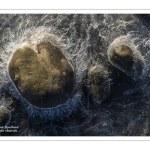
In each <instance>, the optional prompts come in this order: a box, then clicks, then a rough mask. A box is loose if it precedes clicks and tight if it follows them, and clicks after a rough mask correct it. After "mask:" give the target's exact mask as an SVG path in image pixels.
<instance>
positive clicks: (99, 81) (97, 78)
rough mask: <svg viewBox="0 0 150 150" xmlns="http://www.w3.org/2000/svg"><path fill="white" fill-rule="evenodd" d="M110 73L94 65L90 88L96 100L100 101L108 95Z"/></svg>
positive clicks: (91, 72)
mask: <svg viewBox="0 0 150 150" xmlns="http://www.w3.org/2000/svg"><path fill="white" fill-rule="evenodd" d="M107 78H108V74H104V70H102V69H101V68H100V69H99V68H97V67H93V68H92V69H91V70H90V72H89V79H90V88H91V91H92V94H93V96H94V98H95V100H96V102H98V103H100V102H101V101H103V100H104V99H106V98H107V97H108V82H107Z"/></svg>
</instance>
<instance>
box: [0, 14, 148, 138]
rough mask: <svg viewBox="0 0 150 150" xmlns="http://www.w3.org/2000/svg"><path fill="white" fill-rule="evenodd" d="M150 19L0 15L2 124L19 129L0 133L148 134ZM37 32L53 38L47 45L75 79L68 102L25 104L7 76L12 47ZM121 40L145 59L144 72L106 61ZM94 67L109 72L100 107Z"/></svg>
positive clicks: (0, 108)
mask: <svg viewBox="0 0 150 150" xmlns="http://www.w3.org/2000/svg"><path fill="white" fill-rule="evenodd" d="M149 18H150V17H148V16H146V15H144V16H142V15H131V14H130V15H110V14H109V15H107V14H104V15H103V14H94V15H91V14H82V15H80V14H45V15H44V14H43V15H40V14H35V15H31V14H26V15H25V14H24V15H19V14H17V15H15V14H12V15H6V14H4V15H2V14H1V15H0V110H4V111H0V113H1V112H5V115H3V114H2V116H4V119H3V121H1V123H0V126H4V125H5V126H19V127H18V130H17V132H11V133H8V132H1V135H8V136H11V135H12V136H16V135H17V136H51V135H53V136H55V135H56V136H57V135H58V136H62V135H63V136H66V135H68V136H69V135H71V136H81V135H86V136H101V135H105V136H117V135H120V136H123V135H126V136H131V135H132V136H133V135H134V136H136V135H138V136H148V135H150V130H149V129H150V125H149V123H150V115H149V114H150V98H149V97H150V83H149V76H150V70H149V69H150V68H149V66H150V64H149V63H150V54H149V53H150V40H149V38H150V28H149V26H150V22H149ZM40 31H46V32H49V33H50V34H52V35H53V36H52V40H51V41H52V42H53V44H54V45H55V46H57V47H59V48H60V50H61V52H62V53H63V54H64V55H65V56H66V57H67V58H68V59H69V60H70V62H71V63H72V65H73V68H74V71H75V75H76V81H75V90H74V93H73V96H72V98H71V99H69V100H68V101H67V102H66V103H64V104H62V105H59V106H57V107H53V108H46V109H43V108H38V107H35V106H32V105H31V104H30V103H28V102H27V101H26V99H25V98H23V97H22V95H21V94H20V93H19V92H18V90H17V89H16V87H15V85H14V84H13V81H12V80H11V78H10V76H9V73H8V64H9V61H10V59H11V57H12V55H13V52H14V47H15V46H16V45H17V44H18V43H21V42H23V41H24V40H25V39H26V38H28V37H29V36H31V35H32V34H33V33H35V32H40ZM119 37H124V38H125V39H128V41H129V42H130V43H131V44H132V45H133V46H134V48H133V49H136V50H138V56H140V57H141V58H142V59H143V63H144V66H143V70H142V73H141V74H140V75H139V76H137V77H136V78H135V77H134V76H130V75H129V74H127V73H126V72H125V71H124V70H122V69H120V68H118V67H116V66H115V65H113V64H112V63H111V62H110V61H109V59H108V58H109V57H108V55H109V53H108V49H110V48H111V47H110V45H112V43H113V42H114V40H115V39H117V38H119ZM118 43H119V41H118ZM129 45H130V44H129ZM95 66H100V69H101V72H103V74H104V75H106V74H107V84H108V86H107V88H108V90H107V92H106V94H107V96H105V97H104V99H103V101H102V102H98V103H97V102H95V100H94V97H93V95H92V92H91V90H90V81H89V76H88V72H90V70H91V69H92V68H93V67H95ZM8 112H9V113H8ZM0 117H1V115H0ZM1 118H3V117H1Z"/></svg>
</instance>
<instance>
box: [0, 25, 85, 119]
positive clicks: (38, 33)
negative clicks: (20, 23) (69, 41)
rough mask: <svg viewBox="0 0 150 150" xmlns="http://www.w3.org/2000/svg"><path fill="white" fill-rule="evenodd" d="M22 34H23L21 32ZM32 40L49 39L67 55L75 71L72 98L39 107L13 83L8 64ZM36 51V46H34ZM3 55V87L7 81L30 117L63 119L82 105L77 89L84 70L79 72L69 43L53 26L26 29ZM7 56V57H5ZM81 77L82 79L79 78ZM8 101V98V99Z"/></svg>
mask: <svg viewBox="0 0 150 150" xmlns="http://www.w3.org/2000/svg"><path fill="white" fill-rule="evenodd" d="M20 35H21V34H20ZM30 41H32V43H34V44H35V45H36V44H37V43H39V42H41V41H49V42H51V43H52V44H53V45H54V46H55V47H57V48H59V50H60V51H61V53H62V54H63V55H64V56H65V58H66V59H67V61H68V63H69V64H70V65H71V67H72V69H73V72H74V78H75V81H74V82H75V83H74V89H73V92H72V93H73V94H72V97H71V98H70V99H68V101H67V102H65V103H63V104H60V105H57V106H55V107H51V108H39V107H36V106H34V105H32V104H30V103H29V102H28V101H27V100H26V99H25V98H24V97H23V96H22V95H21V94H20V92H19V91H18V89H17V88H16V86H15V84H14V83H13V81H12V79H11V77H10V75H9V71H8V65H9V62H10V60H11V58H12V56H13V54H14V52H15V51H16V50H17V49H18V48H20V47H23V46H31V48H32V45H30ZM34 49H35V52H36V47H34ZM2 56H3V64H1V65H0V67H1V70H2V71H1V73H0V76H1V78H0V80H1V81H0V82H1V87H0V89H1V88H2V87H3V83H4V82H5V88H7V90H8V91H9V94H10V95H11V96H13V97H14V98H16V99H17V100H20V101H21V103H22V105H23V107H24V111H26V112H27V114H28V116H29V117H32V118H33V117H36V116H38V117H40V119H41V120H43V119H44V120H45V119H46V120H49V119H50V120H51V119H56V118H58V119H61V118H66V117H67V118H68V117H69V116H70V115H71V113H72V112H74V111H75V112H76V111H77V107H78V106H79V105H81V95H82V94H81V90H80V89H79V90H77V89H76V87H77V86H78V84H81V79H82V76H83V74H82V72H79V71H78V70H77V69H76V68H75V66H74V64H75V62H72V59H71V57H72V56H71V54H69V53H68V52H67V45H66V44H64V43H63V42H62V40H61V38H59V37H58V36H57V35H56V34H55V32H54V31H52V30H51V28H46V27H38V28H30V29H26V30H24V32H23V33H22V35H21V36H19V37H17V38H16V40H15V41H11V42H10V44H9V45H8V46H6V48H5V51H3V52H2ZM4 56H5V57H4ZM77 79H80V80H77ZM6 101H7V100H6Z"/></svg>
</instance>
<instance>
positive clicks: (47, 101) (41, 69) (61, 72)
mask: <svg viewBox="0 0 150 150" xmlns="http://www.w3.org/2000/svg"><path fill="white" fill-rule="evenodd" d="M9 74H10V77H11V78H12V80H13V81H14V83H15V85H16V87H17V88H18V90H19V91H20V93H21V94H22V96H24V97H25V98H26V100H28V101H29V102H30V103H31V104H33V105H35V106H37V107H42V108H48V107H54V106H57V105H59V104H62V103H65V102H66V101H67V100H68V99H69V98H70V96H71V93H72V90H73V86H74V80H75V77H74V72H73V68H72V66H71V65H70V64H69V62H68V61H67V60H66V58H65V57H64V55H63V54H62V53H61V52H60V50H59V49H58V48H57V47H54V46H53V45H52V44H51V43H50V42H48V41H43V42H41V43H39V44H37V53H36V52H35V51H34V50H33V49H31V48H29V47H22V48H19V49H17V50H16V52H15V53H14V54H13V57H12V59H11V61H10V63H9Z"/></svg>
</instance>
